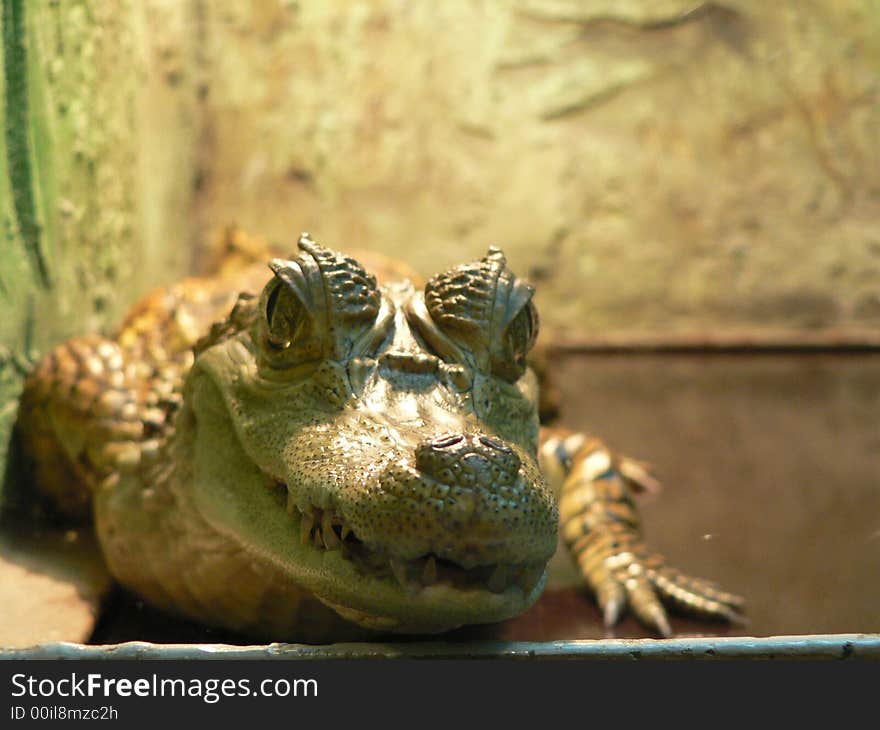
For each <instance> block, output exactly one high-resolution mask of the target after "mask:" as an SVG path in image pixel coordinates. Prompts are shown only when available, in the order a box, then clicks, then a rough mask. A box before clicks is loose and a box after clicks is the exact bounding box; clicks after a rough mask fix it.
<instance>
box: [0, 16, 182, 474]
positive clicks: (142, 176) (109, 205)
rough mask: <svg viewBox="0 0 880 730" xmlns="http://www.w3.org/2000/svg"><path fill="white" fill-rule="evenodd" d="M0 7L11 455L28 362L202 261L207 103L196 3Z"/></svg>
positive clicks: (1, 213) (4, 378)
mask: <svg viewBox="0 0 880 730" xmlns="http://www.w3.org/2000/svg"><path fill="white" fill-rule="evenodd" d="M0 4H2V32H3V46H2V66H3V78H2V104H0V116H2V124H0V128H2V129H3V134H2V135H0V223H2V233H0V234H2V236H3V246H2V248H0V302H2V306H3V311H4V315H3V317H2V318H0V455H2V454H5V451H6V444H7V441H8V436H9V431H10V428H11V425H12V422H13V420H14V417H15V407H16V398H17V395H18V392H19V390H20V387H21V380H22V375H23V371H24V370H25V369H26V368H27V366H28V361H29V359H33V358H35V357H38V356H39V355H40V354H42V353H44V352H45V351H46V350H47V349H49V348H50V347H51V346H52V345H54V344H56V343H57V342H59V341H60V340H63V339H65V338H67V337H70V336H72V335H75V334H83V333H85V332H90V331H100V330H107V329H109V328H112V327H113V326H115V325H116V324H117V323H118V320H119V318H120V317H121V315H122V313H123V312H124V311H125V309H126V308H127V307H128V306H129V305H130V304H131V302H132V300H133V299H134V298H135V297H137V296H138V295H140V294H142V293H144V291H146V290H147V289H149V288H151V287H153V286H156V285H158V284H159V283H161V282H163V281H168V280H170V279H173V278H176V277H177V276H180V275H181V274H182V273H185V272H186V271H187V270H188V269H189V268H190V265H191V261H190V258H191V255H190V250H189V248H188V247H187V246H186V245H185V244H187V243H188V242H189V239H190V237H191V235H192V226H191V224H192V218H191V214H190V211H191V208H192V199H193V177H194V170H195V156H196V150H197V143H196V138H195V134H196V128H197V119H198V117H197V114H198V108H197V104H196V92H195V88H196V84H197V79H196V63H195V59H196V55H195V52H194V51H193V50H192V43H193V38H194V35H195V34H194V33H193V28H194V27H195V20H196V17H195V13H194V11H193V9H192V8H191V7H189V6H188V5H187V4H182V3H177V2H175V1H174V0H150V2H149V3H140V2H114V3H92V2H86V1H85V0H82V1H79V0H64V1H63V2H52V1H51V0H35V1H34V2H25V1H24V0H2V3H0ZM182 244H183V245H182ZM2 462H3V458H2V457H0V466H2Z"/></svg>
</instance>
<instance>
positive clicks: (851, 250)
mask: <svg viewBox="0 0 880 730" xmlns="http://www.w3.org/2000/svg"><path fill="white" fill-rule="evenodd" d="M202 20H203V34H204V37H203V46H202V53H203V60H204V64H205V66H204V67H205V68H206V69H207V78H208V85H207V87H206V88H205V89H204V98H203V100H202V103H203V105H204V111H205V118H206V121H207V127H206V129H205V136H204V138H203V143H204V146H203V149H202V158H201V164H202V179H203V182H204V187H203V188H202V195H201V198H200V209H199V213H200V225H201V226H202V232H203V233H204V234H205V239H204V240H209V239H210V233H211V231H213V230H215V229H216V228H218V227H220V226H222V225H223V224H225V223H228V222H231V221H236V222H238V223H240V224H241V225H243V226H245V227H246V228H248V229H249V230H252V231H254V232H258V233H263V234H265V235H267V236H269V237H270V238H271V239H273V240H274V241H277V242H287V243H288V244H291V243H292V242H293V241H294V237H295V234H296V233H297V232H298V231H300V230H303V229H307V230H309V231H311V232H312V233H313V234H314V235H315V236H316V237H317V238H318V240H321V241H324V242H326V243H328V244H332V245H337V246H339V247H352V246H368V247H373V248H376V249H380V250H382V251H386V252H391V253H394V254H396V255H400V256H403V257H405V258H406V259H407V260H408V261H409V262H410V263H412V264H413V265H415V266H416V267H417V268H419V269H421V270H422V271H423V272H425V273H430V272H433V271H435V270H437V269H438V268H439V267H443V266H446V265H448V264H451V263H454V262H458V261H459V260H460V259H462V258H468V257H473V256H476V255H479V254H481V253H482V252H483V251H484V250H485V247H486V246H487V245H488V244H490V243H493V242H495V243H500V244H502V245H503V246H504V248H505V249H506V250H507V252H508V254H509V258H510V259H511V260H512V262H513V264H514V266H515V268H516V269H517V270H518V271H520V272H524V273H527V274H529V275H530V276H531V277H532V278H533V279H534V280H535V281H537V282H538V283H539V284H540V304H541V307H542V317H543V321H544V322H545V323H546V324H549V325H551V326H552V327H554V328H556V329H557V330H562V331H565V332H566V333H567V334H568V335H570V336H574V337H575V338H577V337H582V336H587V337H596V336H606V335H622V336H633V337H636V338H638V337H641V336H644V335H645V334H647V335H650V336H667V335H680V334H700V333H703V332H707V331H711V332H713V333H714V334H715V335H718V334H721V335H724V334H725V333H733V334H735V333H737V332H742V331H748V332H752V333H754V332H755V331H757V332H758V333H759V334H763V335H764V336H766V337H768V338H770V339H772V338H773V337H775V336H777V335H780V336H784V335H786V333H791V332H794V333H798V332H805V331H810V332H815V331H816V330H819V331H832V330H836V331H840V330H846V331H857V330H860V329H864V328H870V327H876V325H877V324H880V284H878V281H880V278H878V275H880V79H878V74H877V70H878V68H880V6H878V4H877V2H876V0H811V1H806V2H804V1H802V0H789V1H784V0H783V1H781V2H764V1H763V0H728V1H725V2H716V3H695V2H693V0H655V1H652V2H647V1H645V0H632V1H626V0H589V1H585V0H509V1H504V0H486V1H484V2H477V1H475V0H447V1H444V2H442V3H411V2H404V1H403V0H378V1H377V2H342V1H339V2H279V1H277V0H255V1H254V2H251V3H236V4H233V3H217V4H212V3H204V4H203V19H202Z"/></svg>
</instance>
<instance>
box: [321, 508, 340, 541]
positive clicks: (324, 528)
mask: <svg viewBox="0 0 880 730" xmlns="http://www.w3.org/2000/svg"><path fill="white" fill-rule="evenodd" d="M321 537H322V538H323V539H324V547H326V548H327V549H328V550H336V549H337V548H338V547H339V545H340V542H339V537H337V535H336V531H335V530H334V529H333V525H332V524H331V523H330V515H329V514H327V513H326V512H325V513H324V517H323V519H322V520H321Z"/></svg>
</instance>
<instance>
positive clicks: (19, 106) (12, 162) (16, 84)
mask: <svg viewBox="0 0 880 730" xmlns="http://www.w3.org/2000/svg"><path fill="white" fill-rule="evenodd" d="M2 4H3V75H4V78H5V81H6V91H5V99H4V101H5V104H6V129H5V137H6V161H7V170H8V175H9V184H10V188H11V191H12V205H13V209H14V211H15V218H16V221H17V223H18V232H19V234H20V235H21V239H22V242H23V243H24V247H25V253H26V254H27V257H28V259H29V260H30V262H31V265H32V266H33V268H34V270H35V271H36V273H37V276H38V279H39V281H40V283H41V284H42V285H43V286H44V287H46V288H49V287H50V286H51V278H50V276H49V268H48V266H47V265H46V257H45V255H44V254H43V244H42V231H41V227H40V223H39V220H38V219H37V207H36V203H35V202H34V189H33V175H32V171H31V153H30V144H29V130H30V107H29V103H28V75H27V42H26V37H25V20H24V12H25V1H24V0H2Z"/></svg>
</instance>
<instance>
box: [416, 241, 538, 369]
mask: <svg viewBox="0 0 880 730" xmlns="http://www.w3.org/2000/svg"><path fill="white" fill-rule="evenodd" d="M533 294H534V289H532V287H531V286H529V285H528V284H526V283H525V282H523V281H520V280H518V279H517V278H516V276H514V274H513V272H512V271H511V270H510V269H509V268H508V267H507V262H506V260H505V258H504V254H503V253H502V252H501V251H500V250H498V249H496V248H491V249H489V253H488V254H487V255H486V256H485V257H484V258H483V259H481V260H480V261H477V262H475V263H472V264H466V265H464V266H459V267H457V268H454V269H451V270H449V271H447V272H444V273H442V274H438V275H437V276H435V277H434V278H433V279H431V280H430V281H429V282H428V284H427V286H426V287H425V292H424V295H423V296H420V297H413V299H412V300H411V302H410V303H409V306H408V309H407V315H408V318H409V320H410V322H411V323H412V324H413V325H414V327H415V329H416V331H417V332H418V333H419V334H420V335H421V336H422V338H423V339H424V340H425V341H426V342H427V344H428V345H429V346H430V347H431V348H432V349H433V350H435V351H436V352H437V354H438V355H440V356H441V357H443V358H444V359H445V360H447V361H452V362H460V363H463V364H467V365H470V366H471V367H473V368H476V369H478V370H482V371H483V372H489V373H492V374H493V375H497V376H498V377H500V378H503V379H504V380H507V381H509V382H515V381H516V380H518V379H519V378H520V377H522V374H523V373H524V372H525V367H526V365H525V357H526V354H527V353H528V352H529V350H530V349H531V348H532V346H533V345H534V343H535V338H536V336H537V332H538V314H537V311H536V309H535V307H534V305H533V304H532V301H531V300H532V295H533Z"/></svg>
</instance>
